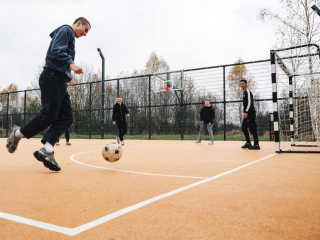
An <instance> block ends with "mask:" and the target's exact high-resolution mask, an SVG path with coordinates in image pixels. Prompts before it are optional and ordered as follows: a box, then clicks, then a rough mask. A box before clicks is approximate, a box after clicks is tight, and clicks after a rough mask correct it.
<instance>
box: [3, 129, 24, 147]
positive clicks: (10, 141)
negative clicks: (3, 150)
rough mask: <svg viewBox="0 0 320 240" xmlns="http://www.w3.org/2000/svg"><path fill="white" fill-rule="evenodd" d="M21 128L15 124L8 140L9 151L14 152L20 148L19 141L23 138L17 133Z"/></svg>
mask: <svg viewBox="0 0 320 240" xmlns="http://www.w3.org/2000/svg"><path fill="white" fill-rule="evenodd" d="M19 128H20V127H18V126H14V127H13V129H12V132H11V134H10V136H9V138H8V140H7V145H6V147H7V149H8V152H9V153H14V152H15V151H16V150H17V148H18V143H19V141H20V140H21V138H18V137H16V136H15V133H16V131H17V130H18V129H19Z"/></svg>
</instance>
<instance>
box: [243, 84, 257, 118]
mask: <svg viewBox="0 0 320 240" xmlns="http://www.w3.org/2000/svg"><path fill="white" fill-rule="evenodd" d="M242 101H243V112H244V113H248V114H255V113H256V109H255V108H254V105H253V95H252V92H251V91H250V90H246V91H244V92H243V97H242Z"/></svg>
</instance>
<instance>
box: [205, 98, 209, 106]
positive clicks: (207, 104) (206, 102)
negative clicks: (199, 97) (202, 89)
mask: <svg viewBox="0 0 320 240" xmlns="http://www.w3.org/2000/svg"><path fill="white" fill-rule="evenodd" d="M204 105H205V106H206V107H209V106H210V100H209V99H206V100H205V102H204Z"/></svg>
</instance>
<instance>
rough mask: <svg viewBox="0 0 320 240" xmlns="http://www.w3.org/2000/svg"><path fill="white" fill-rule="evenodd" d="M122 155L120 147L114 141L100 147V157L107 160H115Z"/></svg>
mask: <svg viewBox="0 0 320 240" xmlns="http://www.w3.org/2000/svg"><path fill="white" fill-rule="evenodd" d="M121 156H122V148H121V146H120V145H119V144H118V143H116V142H108V143H107V144H106V145H104V147H103V148H102V157H103V158H104V160H107V161H108V162H116V161H118V160H119V159H120V158H121Z"/></svg>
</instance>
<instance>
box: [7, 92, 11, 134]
mask: <svg viewBox="0 0 320 240" xmlns="http://www.w3.org/2000/svg"><path fill="white" fill-rule="evenodd" d="M9 96H10V93H9V92H8V96H7V131H6V137H8V131H9Z"/></svg>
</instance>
